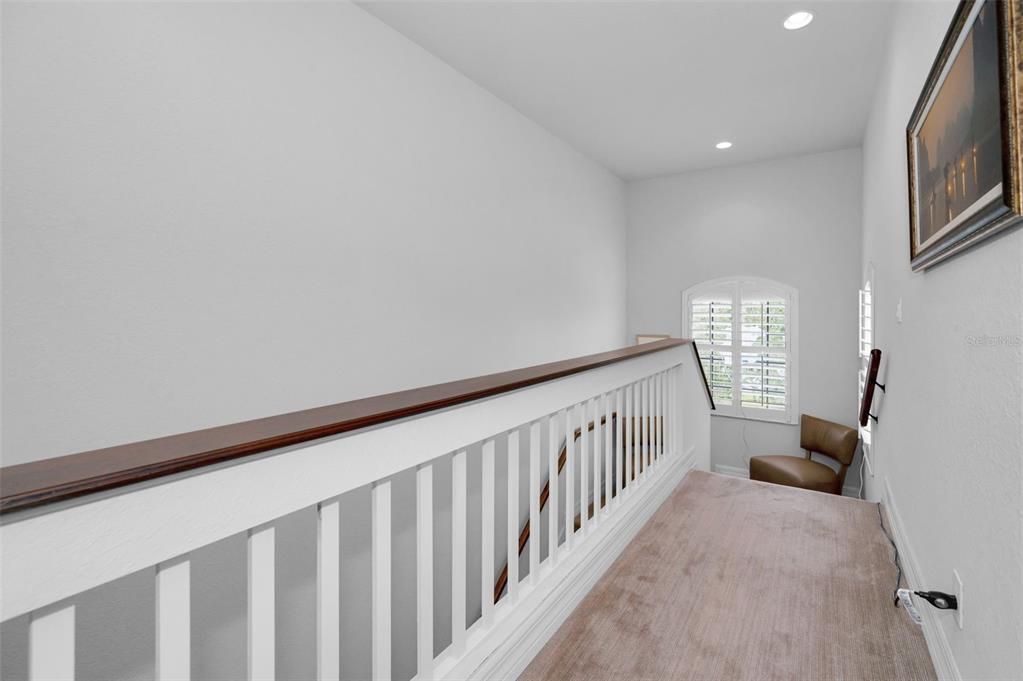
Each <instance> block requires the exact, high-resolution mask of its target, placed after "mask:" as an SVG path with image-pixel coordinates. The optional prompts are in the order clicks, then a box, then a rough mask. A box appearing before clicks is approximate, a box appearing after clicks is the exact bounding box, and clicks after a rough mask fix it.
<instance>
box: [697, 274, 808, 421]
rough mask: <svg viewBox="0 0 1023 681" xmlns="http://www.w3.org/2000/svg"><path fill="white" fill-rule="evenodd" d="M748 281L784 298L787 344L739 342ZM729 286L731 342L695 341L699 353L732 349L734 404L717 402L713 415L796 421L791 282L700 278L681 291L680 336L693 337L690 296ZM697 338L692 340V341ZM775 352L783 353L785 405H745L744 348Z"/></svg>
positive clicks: (795, 306)
mask: <svg viewBox="0 0 1023 681" xmlns="http://www.w3.org/2000/svg"><path fill="white" fill-rule="evenodd" d="M748 285H752V286H753V287H759V288H767V289H776V290H777V291H778V292H779V294H780V295H782V296H783V297H784V298H785V326H786V331H785V341H786V347H785V348H784V349H781V348H756V347H754V346H748V345H747V346H744V345H743V344H742V328H741V321H740V320H741V310H740V306H741V304H742V299H743V290H744V288H745V287H747V286H748ZM714 288H720V289H725V288H727V289H729V291H730V292H731V296H732V306H733V310H734V311H733V321H732V325H733V326H732V344H731V345H727V346H726V345H722V346H710V345H706V344H703V343H698V344H697V347H698V348H699V351H700V353H701V357H702V356H703V355H704V354H705V353H707V352H712V351H727V352H730V353H732V381H733V384H732V387H733V392H734V395H733V397H735V398H736V400H733V404H727V405H726V404H718V405H716V409H715V411H713V412H712V414H713V415H715V416H730V417H732V418H741V419H747V420H751V421H765V422H768V423H781V424H787V425H794V424H797V423H799V413H800V412H799V290H798V289H796V287H794V286H790V285H789V284H785V283H783V282H780V281H776V280H774V279H767V278H765V277H753V276H745V275H738V276H730V277H718V278H716V279H709V280H707V281H703V282H700V283H698V284H695V285H693V286H690V287H689V288H687V289H685V290H684V291H683V292H682V336H683V337H684V338H692V335H693V334H692V317H691V313H690V307H691V302H692V298H693V297H695V296H697V295H699V294H700V292H701V291H703V290H705V289H714ZM693 342H694V343H695V342H696V341H695V340H694V341H693ZM744 349H745V350H747V351H749V350H753V351H758V350H760V351H763V352H765V353H769V352H774V353H779V354H784V355H786V358H787V361H786V364H785V378H786V386H785V390H786V394H785V399H786V402H785V409H784V410H773V409H761V408H757V407H744V406H742V401H741V388H740V385H741V366H742V361H741V359H742V352H743V350H744Z"/></svg>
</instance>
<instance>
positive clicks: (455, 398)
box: [0, 338, 714, 513]
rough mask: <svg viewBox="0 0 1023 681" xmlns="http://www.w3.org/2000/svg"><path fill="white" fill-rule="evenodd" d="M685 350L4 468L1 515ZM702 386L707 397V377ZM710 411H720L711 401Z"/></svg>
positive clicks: (509, 375)
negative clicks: (596, 369) (628, 361)
mask: <svg viewBox="0 0 1023 681" xmlns="http://www.w3.org/2000/svg"><path fill="white" fill-rule="evenodd" d="M686 344H688V345H689V346H690V347H691V348H693V352H694V353H695V352H696V346H695V345H694V344H692V342H691V341H689V340H686V339H678V338H669V339H665V340H662V341H657V342H654V343H647V344H645V345H633V346H629V347H626V348H621V349H618V350H611V351H609V352H601V353H597V354H594V355H587V356H585V357H577V358H574V359H567V360H562V361H560V362H551V363H548V364H539V365H536V366H532V367H527V368H524V369H516V370H513V371H505V372H501V373H497V374H490V375H487V376H478V377H475V378H467V379H463V380H460V381H452V382H450V383H439V384H437V385H431V386H426V387H423V388H415V389H412V390H403V391H401V392H396V393H389V394H386V395H377V396H374V397H367V398H364V399H361V400H353V401H351V402H342V403H339V404H332V405H328V406H324V407H316V408H313V409H306V410H303V411H296V412H292V413H289V414H280V415H278V416H270V417H267V418H262V419H256V420H253V421H244V422H241V423H233V424H230V425H226V426H217V427H215V428H207V429H204V430H197V431H194V432H190V433H181V434H178V435H170V436H168V437H161V438H157V439H154V440H146V441H144V442H135V443H131V444H125V445H118V446H115V447H107V448H104V449H96V450H92V451H88V452H81V453H78V454H68V455H65V456H58V457H53V458H48V459H42V460H40V461H34V462H32V463H24V464H17V465H14V466H5V467H3V468H0V513H7V512H10V511H15V510H20V509H24V508H29V507H33V506H40V505H43V504H48V503H52V502H56V501H61V500H65V499H71V498H74V497H78V496H82V495H85V494H92V493H94V492H100V491H104V490H110V489H113V488H117V487H122V486H125V485H131V484H134V483H138V482H142V481H145V480H152V479H154V478H159V477H162V476H165V475H173V474H175V473H182V472H185V471H190V470H194V469H197V468H202V467H203V466H209V465H212V464H217V463H222V462H225V461H231V460H234V459H239V458H241V457H244V456H250V455H252V454H258V453H261V452H266V451H269V450H272V449H278V448H280V447H287V446H291V445H296V444H300V443H303V442H308V441H311V440H316V439H319V438H323V437H329V436H331V435H338V434H340V433H346V432H349V431H353V430H357V429H359V428H365V427H367V426H374V425H379V424H381V423H386V422H388V421H395V420H397V419H401V418H405V417H408V416H415V415H417V414H423V413H426V412H429V411H434V410H437V409H444V408H446V407H451V406H454V405H458V404H464V403H466V402H472V401H473V400H478V399H482V398H485V397H492V396H494V395H500V394H502V393H506V392H511V391H513V390H518V389H520V388H525V387H528V386H531V385H536V384H538V383H543V382H546V381H552V380H554V379H557V378H563V377H565V376H570V375H572V374H577V373H580V372H583V371H588V370H590V369H595V368H597V367H602V366H605V365H608V364H613V363H615V362H621V361H624V360H627V359H631V358H633V357H639V356H642V355H646V354H650V353H653V352H658V351H660V350H666V349H668V348H673V347H677V346H680V345H686ZM697 358H698V356H697ZM697 364H698V365H699V362H697ZM701 371H702V369H701ZM704 387H705V388H706V389H707V395H708V398H709V397H710V389H709V386H707V385H706V378H704ZM711 408H712V409H713V408H714V404H713V400H712V401H711Z"/></svg>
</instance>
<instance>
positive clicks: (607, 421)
mask: <svg viewBox="0 0 1023 681" xmlns="http://www.w3.org/2000/svg"><path fill="white" fill-rule="evenodd" d="M613 411H614V403H613V402H612V400H611V393H608V394H607V395H605V396H604V500H605V501H604V512H605V513H609V512H610V511H611V491H612V488H613V486H614V477H615V476H614V475H613V474H612V471H611V465H612V462H611V459H612V450H613V449H614V448H613V447H612V446H611V445H612V443H613V441H614V440H613V437H612V435H613V434H614V421H613V419H612V412H613Z"/></svg>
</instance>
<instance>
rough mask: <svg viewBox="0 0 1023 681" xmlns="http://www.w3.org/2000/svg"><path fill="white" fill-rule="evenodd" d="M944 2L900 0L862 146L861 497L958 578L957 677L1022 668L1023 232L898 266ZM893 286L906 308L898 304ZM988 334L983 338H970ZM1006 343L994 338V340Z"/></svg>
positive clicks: (936, 571)
mask: <svg viewBox="0 0 1023 681" xmlns="http://www.w3.org/2000/svg"><path fill="white" fill-rule="evenodd" d="M955 7H956V3H954V2H940V3H905V4H902V5H900V6H899V7H898V8H897V10H896V13H895V15H894V18H893V25H892V34H891V36H890V41H889V46H888V54H887V58H886V63H885V66H884V68H883V69H882V75H881V78H880V82H879V83H878V92H877V95H876V98H875V101H874V105H873V109H872V113H871V117H870V122H869V124H868V127H867V132H866V137H865V140H864V144H863V188H864V194H863V260H864V265H866V264H867V263H873V265H874V268H875V280H876V287H877V289H876V290H877V293H876V297H875V300H876V305H875V324H876V344H877V347H879V348H881V349H882V350H883V351H884V352H885V354H886V356H887V358H888V367H887V376H886V382H887V386H888V391H887V393H885V395H884V398H883V400H884V401H883V403H881V404H879V405H878V406H879V410H880V413H879V414H878V416H879V417H880V422H879V423H878V424H877V427H876V434H877V443H876V454H875V458H876V469H875V477H870V476H868V478H867V491H868V494H869V497H870V498H871V499H880V498H881V495H882V493H883V485H884V481H887V482H888V485H889V486H890V487H891V491H892V496H893V501H894V502H895V506H896V507H897V509H898V512H899V514H900V516H901V518H902V522H903V525H904V529H905V532H906V536H907V540H908V543H909V546H908V547H907V548H908V549H909V550H910V552H911V553H912V554H913V556H914V558H915V562H916V563H917V564H918V566H919V568H920V572H921V577H922V579H923V580H924V581H925V583H923V584H914V585H912V586H914V587H925V588H932V589H939V590H945V591H949V590H953V589H954V582H953V577H952V570H953V569H956V570H958V571H959V574H960V575H961V576H962V578H963V582H964V592H965V596H966V598H965V603H964V605H965V608H964V616H965V617H964V624H965V628H964V629H963V630H962V631H960V630H959V629H958V628H957V627H956V625H955V624H954V622H953V618H952V616H951V615H940V616H939V618H938V619H939V621H940V622H941V625H942V629H943V632H944V635H945V637H946V640H947V642H948V644H949V647H950V649H951V651H952V654H953V655H954V657H955V661H956V663H957V665H958V667H959V671H960V673H961V675H962V677H963V678H964V679H1010V678H1012V679H1015V678H1019V677H1020V674H1021V673H1023V586H1021V585H1023V515H1021V509H1023V430H1021V429H1023V425H1021V424H1023V421H1021V418H1023V397H1021V384H1023V358H1021V352H1023V347H1021V340H1020V339H1021V336H1023V321H1021V317H1023V309H1021V308H1023V273H1021V268H1023V232H1021V231H1019V230H1017V231H1014V232H1012V233H1009V234H1005V235H1003V236H1002V237H1000V238H997V239H995V240H993V241H988V242H986V243H983V244H981V245H980V246H978V247H977V248H974V249H971V250H969V251H967V252H966V253H964V254H962V255H961V256H958V257H956V258H954V259H952V260H950V261H948V262H945V263H943V264H941V265H938V266H936V267H934V268H933V269H931V270H929V271H927V272H925V273H922V274H913V273H912V272H911V271H910V269H909V239H908V234H907V232H908V224H907V223H908V215H909V213H908V211H909V209H908V196H907V193H908V192H907V187H906V147H905V129H906V123H907V122H908V121H909V116H910V113H911V111H912V109H913V106H914V104H915V103H916V98H917V96H918V94H919V92H920V90H921V88H922V87H923V83H924V80H925V79H926V77H927V72H928V70H929V69H930V66H931V63H932V61H933V60H934V57H935V55H936V54H937V51H938V46H939V45H940V44H941V39H942V37H943V36H944V34H945V30H946V29H947V27H948V25H949V22H950V21H951V18H952V13H953V12H954V10H955ZM900 299H901V300H902V308H903V321H902V323H901V324H900V323H898V322H897V321H896V317H895V309H896V305H897V304H898V301H899V300H900ZM981 337H990V338H993V339H996V341H995V342H994V344H985V343H979V344H978V343H976V342H975V341H971V339H976V338H981ZM1003 341H1004V343H1003Z"/></svg>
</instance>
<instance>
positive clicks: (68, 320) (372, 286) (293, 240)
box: [3, 2, 625, 464]
mask: <svg viewBox="0 0 1023 681" xmlns="http://www.w3.org/2000/svg"><path fill="white" fill-rule="evenodd" d="M3 119H4V130H3V135H4V137H3V142H4V149H3V164H4V171H5V173H4V174H5V177H4V180H5V181H4V187H3V223H4V224H3V238H4V247H5V248H4V251H3V305H4V314H5V319H4V325H3V348H4V367H3V426H4V427H3V455H4V463H5V464H12V463H18V462H22V461H28V460H32V459H39V458H44V457H48V456H54V455H58V454H66V453H69V452H74V451H80V450H83V449H90V448H94V447H102V446H106V445H113V444H118V443H122V442H130V441H134V440H140V439H145V438H150V437H156V436H159V435H165V434H170V433H175V432H181V431H185V430H193V429H196V428H202V427H206V426H212V425H217V424H222V423H229V422H233V421H239V420H244V419H249V418H256V417H260V416H266V415H269V414H277V413H282V412H286V411H290V410H296V409H303V408H307V407H313V406H317V405H322V404H328V403H332V402H338V401H341V400H346V399H352V398H357V397H362V396H366V395H371V394H376V393H381V392H387V391H391V390H396V389H401V388H407V387H414V386H418V385H424V384H429V383H435V382H439V381H443V380H450V379H453V378H458V377H464V376H471V375H476V374H481V373H487V372H492V371H497V370H502V369H509V368H514V367H518V366H524V365H529V364H534V363H537V362H542V361H549V360H554V359H559V358H565V357H569V356H574V355H580V354H585V353H587V352H595V351H598V350H603V349H608V348H611V347H616V346H620V345H621V344H622V343H623V341H624V309H625V303H624V295H625V293H624V289H625V274H624V271H625V264H624V259H623V256H622V253H623V251H624V246H625V244H624V198H623V194H624V189H623V187H622V183H621V182H620V181H619V180H618V179H617V178H616V177H614V176H613V175H611V174H610V173H608V172H607V171H605V170H604V169H602V168H600V167H599V166H597V165H596V164H595V163H593V162H592V161H590V160H589V159H587V158H585V157H583V156H581V155H580V154H578V153H577V152H575V151H573V150H572V149H570V148H569V147H568V146H566V145H565V144H564V143H563V142H561V141H560V140H558V139H556V138H554V137H553V136H551V135H550V134H549V133H547V132H545V131H544V130H542V129H541V128H539V127H538V126H537V125H536V124H535V123H532V122H531V121H529V120H527V119H526V118H524V117H523V116H522V115H521V114H519V113H517V112H516V111H514V110H512V109H511V108H510V107H508V106H507V105H506V104H504V103H502V102H501V101H499V100H498V99H496V98H495V97H494V96H492V95H491V94H489V93H487V92H486V91H484V90H482V89H481V88H479V87H478V86H476V85H474V84H473V83H472V82H471V81H469V80H468V79H467V78H465V77H463V76H461V75H460V74H458V73H457V72H455V71H453V70H452V69H451V68H450V67H448V66H447V65H445V64H443V63H442V62H440V61H439V60H437V59H436V58H434V57H432V56H430V55H429V54H428V53H426V52H424V51H423V50H422V49H421V48H419V47H418V46H416V45H414V44H412V43H411V42H409V41H408V40H407V39H406V38H404V37H403V36H401V35H399V34H398V33H396V32H395V31H393V30H392V29H390V28H389V27H386V26H385V25H383V24H382V23H380V22H379V21H378V20H377V19H375V18H373V17H371V16H369V15H368V14H366V13H365V12H364V11H363V10H361V9H359V8H357V7H354V6H351V5H348V4H345V3H177V2H158V3H38V4H32V3H26V4H19V3H9V4H5V8H4V27H3Z"/></svg>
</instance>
